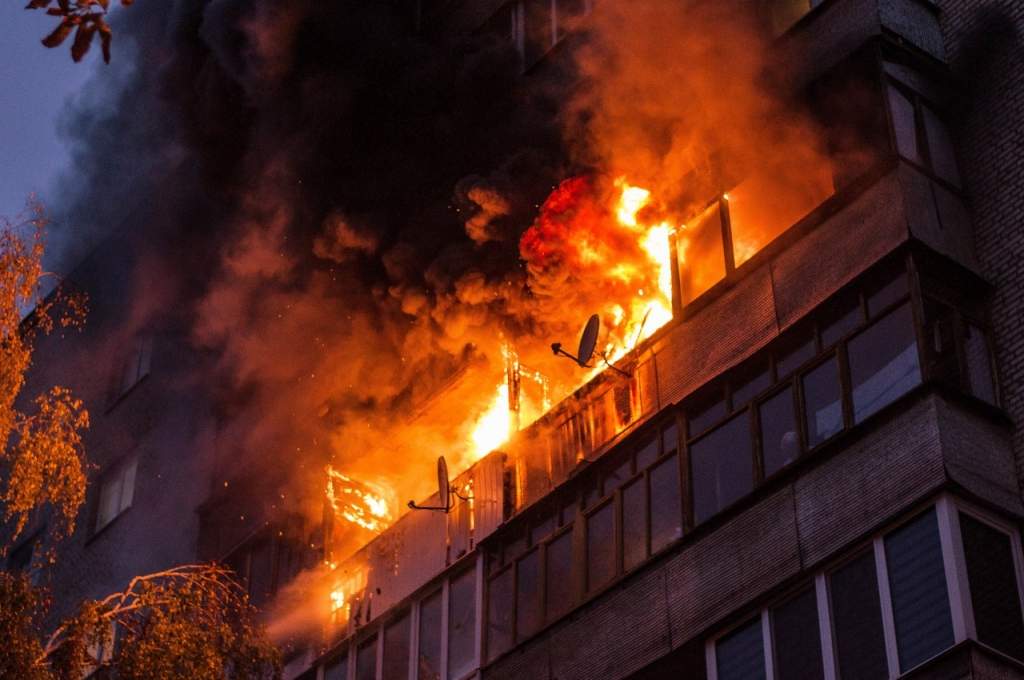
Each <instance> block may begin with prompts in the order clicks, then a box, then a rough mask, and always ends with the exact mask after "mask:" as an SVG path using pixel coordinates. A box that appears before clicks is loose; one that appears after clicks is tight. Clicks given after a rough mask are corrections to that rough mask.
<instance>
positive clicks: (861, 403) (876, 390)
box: [847, 303, 921, 423]
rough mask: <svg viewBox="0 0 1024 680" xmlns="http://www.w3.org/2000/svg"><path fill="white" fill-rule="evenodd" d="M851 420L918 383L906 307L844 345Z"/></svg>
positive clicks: (910, 318) (858, 419)
mask: <svg viewBox="0 0 1024 680" xmlns="http://www.w3.org/2000/svg"><path fill="white" fill-rule="evenodd" d="M847 353H848V356H849V361H850V382H851V384H852V387H853V420H854V422H857V423H859V422H861V421H863V420H864V419H865V418H867V417H868V416H870V415H872V414H873V413H876V412H877V411H878V410H879V409H881V408H882V407H884V406H887V405H888V404H891V403H892V402H894V401H895V400H897V399H899V398H900V397H902V396H903V395H904V394H906V393H907V392H909V391H910V390H912V389H913V388H914V387H916V386H917V385H919V384H920V383H921V368H920V365H919V363H918V360H917V335H916V333H915V332H914V319H913V315H912V313H911V311H910V304H909V303H908V304H904V305H903V306H901V307H897V308H896V309H895V310H893V311H892V312H889V313H888V314H887V315H885V316H884V317H882V318H881V319H879V320H878V321H876V322H875V323H874V324H872V325H871V326H868V328H866V329H865V330H864V331H862V332H861V333H860V334H858V335H856V336H855V337H854V338H853V339H851V340H850V343H849V345H848V351H847Z"/></svg>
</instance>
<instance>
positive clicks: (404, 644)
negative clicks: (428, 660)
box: [381, 613, 409, 680]
mask: <svg viewBox="0 0 1024 680" xmlns="http://www.w3.org/2000/svg"><path fill="white" fill-rule="evenodd" d="M408 677H409V614H408V613H405V614H402V616H401V617H399V619H398V620H397V621H395V622H394V623H392V624H390V625H389V626H387V627H386V628H385V629H384V667H383V669H382V672H381V678H382V680H406V678H408Z"/></svg>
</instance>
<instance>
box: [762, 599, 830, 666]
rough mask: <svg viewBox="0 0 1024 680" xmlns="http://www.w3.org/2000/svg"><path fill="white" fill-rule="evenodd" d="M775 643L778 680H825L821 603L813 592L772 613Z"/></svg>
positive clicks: (787, 603) (773, 639) (773, 640)
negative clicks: (822, 652)
mask: <svg viewBox="0 0 1024 680" xmlns="http://www.w3.org/2000/svg"><path fill="white" fill-rule="evenodd" d="M772 642H773V645H774V647H775V680H820V679H821V678H824V665H823V662H822V659H821V634H820V631H819V628H818V601H817V598H816V597H815V595H814V589H813V588H812V589H810V590H805V591H804V592H803V593H801V594H800V595H797V596H796V597H794V598H793V599H792V600H790V601H789V602H786V603H785V604H783V605H781V606H779V607H777V608H776V609H774V610H773V611H772Z"/></svg>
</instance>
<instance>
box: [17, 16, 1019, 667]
mask: <svg viewBox="0 0 1024 680" xmlns="http://www.w3.org/2000/svg"><path fill="white" fill-rule="evenodd" d="M589 4H590V3H589V2H571V1H569V0H551V2H547V1H545V2H539V3H538V2H531V1H529V0H513V1H512V2H507V3H500V2H474V3H458V2H446V3H439V2H433V3H431V2H421V3H419V6H418V8H417V27H418V29H419V30H452V31H490V32H494V33H495V34H497V35H498V36H499V37H501V39H504V40H508V41H509V43H510V44H511V45H512V46H513V47H514V48H515V49H516V50H517V53H518V54H519V58H520V59H521V65H522V69H523V71H524V75H523V77H524V78H529V77H543V71H544V69H545V68H546V61H550V60H554V59H557V58H558V55H557V50H555V49H554V48H555V47H556V46H557V45H558V44H559V41H561V40H563V39H566V40H571V39H572V35H571V34H568V33H567V32H566V30H565V29H564V27H565V26H566V25H569V24H571V21H572V20H576V19H577V18H578V17H580V16H581V15H582V16H584V19H585V15H586V13H587V12H589V11H590V6H589ZM755 4H757V5H758V6H757V7H756V8H755V7H753V5H755ZM751 5H752V10H751V11H758V12H760V13H761V15H762V16H763V18H764V23H765V30H766V31H770V32H771V33H772V35H773V39H774V46H773V54H774V55H775V57H776V59H777V62H778V63H777V64H776V65H775V67H774V68H776V69H777V70H778V72H779V73H784V74H785V78H786V80H787V81H788V84H789V87H790V89H792V90H793V91H795V92H800V93H801V96H802V97H803V98H804V99H805V100H806V102H807V103H808V106H809V108H810V109H811V110H813V111H814V113H815V115H816V116H817V118H818V120H819V122H820V123H821V125H822V127H823V128H824V129H825V131H826V136H827V137H828V142H829V144H828V146H829V150H830V152H832V153H834V154H835V155H836V157H837V158H841V160H842V162H839V163H837V164H836V167H837V168H839V170H837V171H836V172H835V173H834V176H833V177H832V178H831V190H830V191H829V192H828V193H827V195H826V196H823V197H822V198H821V200H820V201H817V202H816V203H815V204H813V205H809V206H807V209H806V210H805V211H803V216H802V217H800V219H798V220H796V221H795V222H793V223H787V224H785V225H780V226H779V228H778V230H777V233H775V234H773V237H772V238H771V239H770V240H769V242H767V243H766V244H763V247H761V248H760V249H759V250H758V251H757V252H756V253H750V254H745V255H744V256H743V257H742V259H741V257H740V256H739V255H738V249H737V248H735V247H734V246H735V239H736V238H738V236H739V235H740V234H742V232H743V229H744V211H743V210H741V209H740V208H739V207H738V206H739V205H740V202H741V201H742V197H743V182H742V181H735V180H733V181H730V182H728V183H724V184H723V185H722V186H721V187H720V192H719V193H717V194H716V195H713V196H708V197H707V198H708V202H707V204H706V205H705V207H703V208H702V210H701V212H700V214H699V215H695V216H694V219H693V220H692V223H693V224H699V225H700V226H699V229H700V230H701V233H702V234H703V235H704V237H705V244H706V248H707V251H708V252H709V253H712V256H713V257H717V258H719V260H720V266H719V268H718V274H717V275H716V276H715V277H714V278H713V279H711V280H706V281H699V282H698V281H694V280H689V279H687V277H686V274H685V270H684V269H683V268H682V267H679V266H676V267H675V279H676V280H675V281H674V289H675V293H676V294H675V296H674V298H675V299H674V302H675V310H674V312H675V316H674V319H673V321H671V322H670V323H668V324H667V325H666V326H665V327H664V328H662V329H661V330H659V331H658V332H657V333H656V334H655V335H654V336H653V337H651V338H650V339H648V340H647V341H645V342H644V343H643V344H642V345H641V346H639V347H638V348H637V352H636V354H635V357H634V358H633V359H632V360H631V361H630V362H629V363H630V366H629V371H628V373H629V375H628V376H621V375H619V374H617V373H615V372H614V371H605V372H604V373H602V374H601V375H599V376H598V377H596V378H595V379H594V380H592V381H591V382H590V383H588V384H587V385H585V386H584V387H582V388H581V389H580V390H579V391H578V392H576V393H575V394H573V395H572V396H571V397H570V398H569V399H567V400H565V401H564V402H563V403H561V404H558V405H557V406H555V408H553V409H552V410H551V412H549V413H548V414H547V415H545V416H544V417H543V418H542V419H541V420H540V421H539V422H538V423H536V424H534V425H533V426H531V427H529V428H527V429H525V430H523V431H521V432H519V433H517V435H516V436H515V437H514V438H513V440H512V441H511V442H509V443H508V445H507V446H505V447H503V448H502V450H500V451H495V452H493V453H491V454H490V455H488V456H487V457H485V458H484V459H482V460H481V461H480V462H478V463H477V464H476V465H475V466H474V467H472V468H471V469H470V470H468V471H466V472H465V473H463V474H462V475H460V476H459V477H457V478H456V479H455V480H453V481H452V487H453V488H454V489H456V490H457V491H459V492H460V495H461V497H460V498H458V499H457V500H456V503H455V505H454V506H453V508H452V510H451V512H448V513H439V512H412V513H408V514H406V515H405V516H403V517H402V518H401V519H400V520H399V521H398V522H396V523H395V525H394V526H392V527H391V528H390V529H388V530H387V531H385V532H384V533H382V534H381V535H380V536H378V537H377V538H376V539H374V540H373V541H371V542H370V543H369V544H367V545H366V546H365V547H364V548H363V549H362V550H360V551H359V552H358V553H357V554H356V555H354V556H352V557H351V558H350V559H348V560H347V561H344V562H343V563H341V564H340V565H338V567H337V574H338V579H339V581H341V582H342V586H343V588H344V590H345V596H346V597H345V601H346V604H345V605H344V607H343V608H339V609H338V611H337V612H336V620H335V621H334V623H333V624H332V626H331V627H330V629H329V630H327V631H325V639H326V640H327V642H326V643H324V644H316V645H313V646H312V647H311V648H309V649H305V648H300V649H296V650H294V651H293V652H291V653H290V655H289V657H288V664H287V669H286V671H287V674H288V676H289V677H302V678H303V679H304V680H314V679H315V680H399V679H402V680H406V679H409V678H415V679H418V680H440V679H442V678H443V679H444V680H465V679H468V678H482V679H489V678H495V679H497V678H530V679H531V680H547V679H550V680H555V679H558V680H570V679H593V678H663V677H664V678H707V679H708V680H747V679H755V678H765V679H766V680H792V679H800V680H804V679H806V680H814V679H816V678H820V679H821V680H835V679H842V680H854V679H866V678H872V679H874V678H898V677H907V678H980V679H987V678H1018V677H1020V678H1024V553H1022V547H1021V534H1020V526H1021V519H1022V518H1024V495H1022V493H1021V480H1022V479H1024V435H1022V433H1021V432H1022V431H1021V428H1020V425H1021V423H1022V422H1024V373H1022V372H1024V361H1022V359H1021V357H1022V356H1024V342H1022V341H1021V340H1020V337H1019V336H1020V333H1019V330H1020V329H1021V321H1020V320H1021V319H1022V318H1024V316H1022V314H1021V305H1022V303H1024V293H1022V286H1021V280H1022V279H1021V267H1022V266H1024V265H1021V262H1024V258H1022V257H1020V255H1022V253H1020V251H1021V250H1022V248H1024V230H1022V228H1021V226H1022V225H1021V217H1020V215H1021V212H1022V211H1021V209H1020V208H1021V206H1020V205H1019V204H1020V202H1021V201H1022V200H1024V199H1022V198H1021V195H1022V192H1021V189H1022V184H1024V172H1022V170H1021V167H1022V165H1021V158H1022V155H1024V144H1022V141H1024V140H1022V135H1024V124H1022V121H1024V82H1022V80H1024V75H1022V73H1024V70H1022V69H1021V59H1020V58H1021V55H1022V47H1021V45H1022V44H1024V42H1022V41H1024V6H1022V5H1020V4H1019V3H1012V2H1003V3H1000V2H992V3H985V2H981V1H969V0H940V1H939V2H935V3H933V2H931V1H930V0H768V1H767V2H763V3H751ZM439 26H441V27H443V29H439V28H437V27H439ZM851 92H857V93H860V94H859V95H858V96H860V97H863V98H862V99H860V100H859V101H862V102H863V101H868V102H869V103H870V105H869V106H858V107H855V109H854V107H849V106H846V103H847V102H848V97H849V96H850V93H851ZM865 93H866V94H865ZM851 137H855V138H856V139H857V140H858V149H859V150H863V149H865V148H866V149H867V151H868V153H857V154H852V153H849V151H850V149H849V147H848V146H847V144H846V142H845V140H848V139H850V138H851ZM843 154H847V155H846V156H843ZM127 257H128V256H127V255H126V258H127ZM111 258H112V254H111V252H110V251H106V252H104V253H103V256H102V258H100V259H101V261H102V262H101V261H100V260H98V261H97V262H96V263H93V264H90V261H87V262H86V263H85V264H84V265H83V266H82V268H80V270H79V272H78V275H77V278H78V279H79V280H80V281H81V284H82V285H83V287H85V288H87V289H89V290H91V291H93V293H92V298H93V300H94V301H99V302H101V303H102V302H103V301H104V300H108V301H117V300H121V299H123V298H124V296H125V291H126V290H127V289H128V288H129V287H130V286H131V285H132V283H131V282H130V281H129V280H127V278H128V274H127V273H125V277H124V279H125V280H122V281H120V285H115V283H114V282H115V281H116V280H117V277H111V276H110V271H109V266H110V262H111V261H112V260H111ZM116 259H117V258H116V257H113V260H116ZM90 267H93V268H95V269H96V271H95V272H93V273H92V274H90V272H91V271H92V270H91V269H90ZM101 267H102V272H100V271H99V268H101ZM126 271H127V270H126ZM101 286H107V287H111V286H113V287H112V288H110V289H109V290H107V289H103V288H101ZM94 304H95V303H94ZM110 304H111V305H112V308H111V311H110V315H111V317H114V316H118V317H119V320H118V322H117V323H116V324H112V325H111V326H107V325H105V324H104V322H103V318H104V313H105V312H104V309H103V306H102V304H101V305H100V308H99V310H98V313H97V314H94V318H96V317H98V318H99V321H97V322H95V323H94V322H92V321H91V322H90V326H89V327H88V328H87V330H86V333H87V334H88V336H87V338H86V340H85V341H84V342H86V344H87V345H88V351H89V352H90V353H91V354H93V355H95V356H104V357H116V363H117V367H118V368H117V370H114V371H113V373H114V374H115V375H116V376H117V379H116V380H114V381H113V383H112V384H107V382H104V381H102V380H99V379H97V380H93V379H92V378H89V379H88V380H85V378H83V380H85V382H84V383H83V384H82V385H76V386H75V387H76V390H79V391H81V390H84V391H85V393H84V396H85V397H86V398H87V401H91V402H92V403H104V404H107V410H106V411H105V412H104V414H103V416H101V417H100V418H96V419H94V424H95V425H94V429H93V431H92V432H91V433H90V435H89V437H90V441H88V442H87V445H88V446H89V450H90V454H91V455H95V456H96V462H97V464H98V468H97V470H96V473H95V478H94V482H93V484H92V492H91V494H90V498H89V502H88V508H87V526H84V527H82V530H81V531H79V532H78V533H77V534H76V535H75V536H74V537H72V538H71V539H70V543H69V546H68V547H66V548H65V549H64V550H65V552H64V555H70V556H71V559H68V558H67V557H64V558H62V563H63V564H61V563H58V565H56V567H55V569H57V570H58V573H56V575H55V576H54V579H53V582H54V584H56V587H55V596H56V598H57V600H58V601H60V600H61V599H62V598H63V599H67V600H73V599H75V598H80V597H84V596H99V595H103V594H106V593H107V592H110V591H113V590H116V589H117V588H118V587H119V586H120V584H121V583H123V582H124V581H125V580H127V578H129V577H130V576H131V575H134V574H137V573H143V572H147V571H152V570H155V569H159V568H163V567H165V566H167V565H168V564H169V563H180V562H183V561H191V560H194V559H219V560H224V561H226V562H227V563H229V564H231V565H232V566H233V567H234V568H235V569H236V571H238V572H239V574H240V576H242V578H243V579H244V580H245V581H246V584H247V586H248V588H249V591H250V595H251V596H252V597H253V599H254V601H255V602H256V603H257V604H261V603H264V602H266V601H268V600H269V599H270V598H271V597H272V596H273V595H274V594H275V592H277V591H278V590H279V589H280V587H281V586H282V585H283V584H284V583H286V582H287V581H288V580H289V579H290V578H291V577H292V576H293V575H294V574H296V573H298V572H299V571H300V570H301V569H302V568H303V567H305V566H309V564H310V563H311V562H312V561H316V560H317V559H319V558H320V557H322V555H320V554H317V552H318V548H321V547H322V542H320V541H319V539H318V538H317V537H318V536H319V533H318V532H319V531H320V529H319V528H318V527H315V526H308V525H307V524H306V523H305V522H304V520H302V519H301V517H302V516H303V513H296V515H295V516H294V517H293V518H292V519H289V520H282V519H281V518H280V517H278V518H277V519H276V520H275V522H276V523H275V524H274V525H273V526H272V527H271V526H270V525H269V524H268V523H266V522H264V521H263V517H262V515H261V512H260V510H259V508H257V507H249V506H247V505H246V504H245V501H244V500H239V499H240V498H243V499H244V498H249V499H258V498H260V497H263V496H265V494H264V493H263V492H262V491H261V488H262V487H261V476H262V477H265V476H267V470H266V469H265V468H261V469H260V470H254V471H252V473H251V474H248V472H247V471H242V472H241V473H239V472H238V471H235V472H233V473H232V474H231V475H230V477H231V480H232V481H231V486H230V487H229V486H228V485H227V483H224V485H223V486H219V480H222V479H226V478H227V475H225V474H223V472H222V468H221V466H223V465H225V464H226V463H225V461H219V460H215V461H208V460H205V461H199V460H195V459H194V458H190V457H188V456H182V457H180V458H179V457H176V456H174V455H170V454H169V453H168V451H171V450H172V449H174V442H181V445H182V448H184V447H185V446H187V445H188V444H187V443H188V442H193V441H195V440H196V438H198V437H208V438H210V440H211V443H210V448H211V449H216V448H217V444H216V441H215V439H216V437H217V432H218V427H217V426H218V423H217V410H216V406H215V405H214V403H213V399H212V398H211V399H210V400H205V399H197V398H195V397H194V392H193V391H192V387H193V386H191V385H188V384H178V383H175V382H174V381H173V380H169V379H165V380H161V381H160V389H157V388H156V387H155V386H154V385H153V384H152V383H153V382H154V381H153V380H146V379H145V378H146V376H147V375H149V374H150V373H154V374H159V373H161V372H163V373H164V374H165V375H168V376H169V375H172V374H175V373H176V372H177V369H176V368H175V367H176V366H179V365H189V366H194V365H201V364H202V362H203V361H204V357H203V356H201V355H200V354H198V353H195V352H192V351H190V350H186V349H184V348H185V347H187V346H188V342H187V332H186V330H185V329H183V328H182V327H180V326H179V325H178V324H176V323H168V325H167V326H166V327H162V328H152V327H150V326H147V327H145V328H138V329H133V330H131V331H124V330H121V331H119V335H118V337H117V338H116V339H112V338H110V337H109V336H108V335H107V334H106V331H108V330H109V329H110V328H111V327H114V326H116V327H117V328H119V329H125V328H131V324H127V325H125V324H124V323H122V321H123V319H121V318H120V315H121V314H122V312H123V309H122V310H119V311H114V310H113V305H115V304H116V303H115V302H110ZM138 315H139V317H140V318H143V317H146V318H149V316H148V315H146V314H143V313H142V312H141V311H139V312H138ZM45 342H48V341H45ZM45 342H44V344H43V345H41V346H40V348H39V351H40V352H49V353H51V354H54V355H59V352H60V350H59V349H56V348H54V349H52V350H51V349H49V347H48V345H47V344H45ZM112 361H113V360H112ZM67 370H68V369H67V367H66V366H62V364H61V363H60V362H56V363H53V364H51V365H50V366H49V367H48V368H47V369H46V370H45V371H36V372H35V373H34V374H33V377H32V379H31V381H30V384H29V385H28V389H27V391H28V392H32V391H33V386H34V385H38V386H40V387H41V386H45V385H46V384H48V382H53V380H52V379H53V377H54V376H60V375H65V374H66V373H67ZM83 376H84V374H83ZM58 381H59V380H58ZM90 381H91V382H90ZM129 398H130V399H132V400H134V405H133V406H132V407H131V408H130V409H125V408H123V407H122V408H121V410H122V411H124V412H125V413H126V415H125V416H124V417H121V416H120V415H119V411H118V409H119V404H121V403H122V402H124V401H127V399H129ZM125 405H127V404H125ZM125 422H127V423H128V425H129V426H128V427H125V426H124V423H125ZM147 446H153V447H159V449H160V451H161V453H160V454H159V455H157V454H153V455H147V454H146V450H147V449H146V447H147ZM282 465H284V462H282ZM239 486H244V487H247V490H246V493H243V494H241V495H238V494H236V493H235V490H236V489H237V488H238V487H239ZM169 488H175V489H188V490H189V491H188V492H187V494H185V495H184V496H183V495H181V494H179V493H175V494H174V495H173V496H172V495H167V496H166V497H165V496H162V495H161V490H162V489H169ZM141 497H145V498H147V500H150V499H152V500H153V502H154V506H153V508H152V509H151V510H150V511H148V512H147V513H146V514H142V513H130V512H128V510H129V509H130V508H131V506H132V504H133V502H134V499H137V498H141ZM440 500H441V499H439V498H436V497H435V498H433V499H428V500H427V501H426V502H425V503H424V504H426V505H436V504H438V503H439V502H440ZM285 525H287V526H285ZM155 535H159V536H160V537H161V539H160V540H159V541H154V540H153V537H154V536H155ZM310 543H312V544H313V554H312V556H311V555H310V553H309V551H307V550H306V546H308V545H310ZM318 544H319V545H318ZM32 545H33V544H32V537H31V536H30V537H29V538H28V539H26V540H25V541H23V542H22V543H21V544H20V545H19V546H17V547H16V548H15V550H14V551H13V552H12V554H11V557H10V559H9V566H11V567H17V566H19V565H21V564H24V563H26V557H25V555H26V552H27V553H28V554H29V558H28V559H29V560H30V559H31V550H32ZM325 650H326V651H325Z"/></svg>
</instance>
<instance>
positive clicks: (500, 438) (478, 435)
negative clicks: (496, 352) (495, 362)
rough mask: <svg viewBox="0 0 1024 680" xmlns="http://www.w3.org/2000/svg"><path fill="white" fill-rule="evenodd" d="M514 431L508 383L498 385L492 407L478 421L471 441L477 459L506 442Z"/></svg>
mask: <svg viewBox="0 0 1024 680" xmlns="http://www.w3.org/2000/svg"><path fill="white" fill-rule="evenodd" d="M511 429H512V412H511V410H510V409H509V401H508V381H507V380H506V381H505V382H502V383H501V384H500V385H498V389H497V391H496V392H495V395H494V398H493V400H492V401H491V405H490V406H489V407H488V408H487V410H486V411H484V412H483V413H482V414H481V415H480V416H479V417H478V418H477V420H476V425H475V426H474V427H473V433H472V434H471V435H470V439H471V440H472V442H473V448H474V452H475V454H476V455H475V458H481V457H483V456H485V455H487V454H488V453H490V452H491V451H493V450H494V449H496V448H498V447H499V446H501V445H502V444H504V443H505V442H506V441H508V438H509V435H510V434H511Z"/></svg>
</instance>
